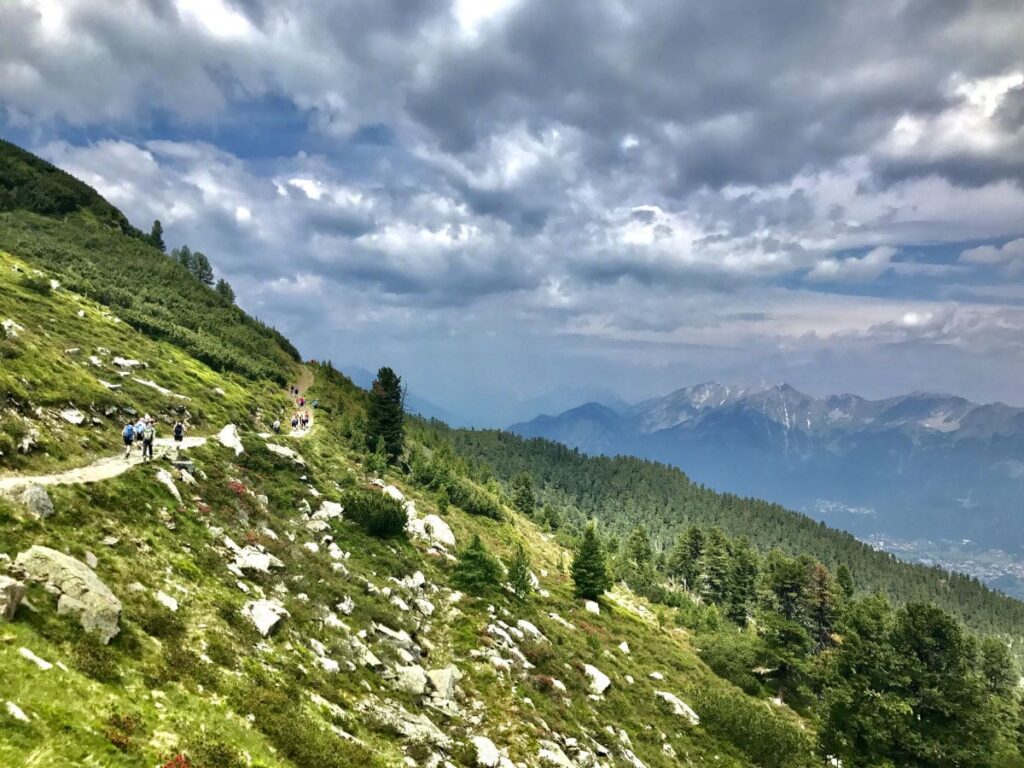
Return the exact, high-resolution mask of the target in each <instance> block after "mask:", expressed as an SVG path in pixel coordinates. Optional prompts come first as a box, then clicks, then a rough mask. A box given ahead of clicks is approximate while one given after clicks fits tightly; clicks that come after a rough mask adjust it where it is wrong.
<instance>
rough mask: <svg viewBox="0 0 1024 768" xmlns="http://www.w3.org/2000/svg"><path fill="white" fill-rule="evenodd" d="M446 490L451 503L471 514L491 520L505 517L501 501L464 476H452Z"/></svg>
mask: <svg viewBox="0 0 1024 768" xmlns="http://www.w3.org/2000/svg"><path fill="white" fill-rule="evenodd" d="M447 492H448V498H449V499H450V500H451V503H452V504H454V505H455V506H457V507H459V508H460V509H462V510H464V511H465V512H468V513H469V514H471V515H480V516H481V517H489V518H491V519H492V520H502V519H504V517H505V513H504V511H503V510H502V507H501V502H500V501H498V499H497V498H496V497H495V496H493V495H492V494H490V493H488V492H487V491H484V490H481V489H480V488H478V487H477V486H475V485H473V483H471V482H469V481H468V480H465V479H464V478H461V477H453V478H452V480H451V481H450V482H449V484H448V486H447Z"/></svg>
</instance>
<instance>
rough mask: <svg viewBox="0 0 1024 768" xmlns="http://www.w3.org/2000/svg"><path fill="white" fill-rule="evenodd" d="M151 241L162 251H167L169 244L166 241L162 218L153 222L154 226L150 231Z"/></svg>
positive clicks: (151, 243)
mask: <svg viewBox="0 0 1024 768" xmlns="http://www.w3.org/2000/svg"><path fill="white" fill-rule="evenodd" d="M149 243H150V245H152V246H153V247H154V248H157V249H159V250H160V251H161V252H162V253H164V252H166V251H167V245H166V244H165V243H164V225H163V224H161V223H160V219H156V220H155V221H154V222H153V228H152V229H151V230H150V231H149Z"/></svg>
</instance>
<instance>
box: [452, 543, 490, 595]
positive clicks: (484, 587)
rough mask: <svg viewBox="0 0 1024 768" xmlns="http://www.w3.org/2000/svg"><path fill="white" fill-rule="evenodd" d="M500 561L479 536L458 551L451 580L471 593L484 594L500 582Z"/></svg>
mask: <svg viewBox="0 0 1024 768" xmlns="http://www.w3.org/2000/svg"><path fill="white" fill-rule="evenodd" d="M501 577H502V573H501V563H499V562H498V560H497V558H495V557H494V555H492V554H491V553H490V552H488V551H487V548H486V547H485V546H484V543H483V542H482V541H481V540H480V537H479V536H474V537H473V541H472V542H470V544H469V546H468V547H466V548H465V549H463V550H462V551H461V552H459V562H458V563H457V564H456V565H455V568H454V569H453V570H452V582H454V584H455V586H457V587H458V588H459V589H461V590H463V591H465V592H469V593H470V594H471V595H478V596H479V595H485V594H487V593H488V592H491V591H493V590H494V589H496V588H497V587H498V585H499V584H500V583H501Z"/></svg>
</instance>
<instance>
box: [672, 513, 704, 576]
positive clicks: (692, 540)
mask: <svg viewBox="0 0 1024 768" xmlns="http://www.w3.org/2000/svg"><path fill="white" fill-rule="evenodd" d="M703 554H704V532H703V531H701V529H700V528H698V527H697V526H695V525H694V526H690V528H689V530H687V531H686V533H684V534H681V535H680V536H679V538H677V539H676V543H675V546H674V547H672V552H671V554H670V555H669V558H668V572H669V575H670V576H671V577H672V578H674V579H678V580H679V581H682V582H683V583H684V584H685V585H686V587H687V589H690V590H694V589H696V588H697V582H698V580H699V578H700V558H701V555H703Z"/></svg>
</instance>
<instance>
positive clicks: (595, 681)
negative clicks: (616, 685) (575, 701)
mask: <svg viewBox="0 0 1024 768" xmlns="http://www.w3.org/2000/svg"><path fill="white" fill-rule="evenodd" d="M583 671H584V672H586V673H587V677H589V678H590V692H591V693H593V694H595V695H596V696H602V695H604V692H605V691H607V690H608V688H609V687H611V684H612V681H611V679H610V678H609V677H608V675H606V674H605V673H604V672H602V671H601V670H599V669H598V668H597V667H595V666H594V665H592V664H584V665H583Z"/></svg>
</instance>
